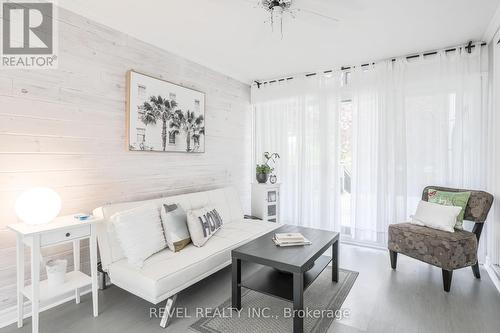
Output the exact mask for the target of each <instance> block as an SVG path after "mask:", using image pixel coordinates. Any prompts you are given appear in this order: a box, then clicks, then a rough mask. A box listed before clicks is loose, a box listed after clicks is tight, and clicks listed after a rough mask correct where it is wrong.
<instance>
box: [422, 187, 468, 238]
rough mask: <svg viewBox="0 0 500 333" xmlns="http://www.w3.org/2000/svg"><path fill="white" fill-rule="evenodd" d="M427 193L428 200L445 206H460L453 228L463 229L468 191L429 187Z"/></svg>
mask: <svg viewBox="0 0 500 333" xmlns="http://www.w3.org/2000/svg"><path fill="white" fill-rule="evenodd" d="M427 193H428V195H429V202H432V203H437V204H440V205H445V206H458V207H462V210H461V211H460V214H458V217H457V223H456V224H455V229H458V230H463V228H464V227H463V221H464V214H465V207H467V203H468V202H469V198H470V192H446V191H438V190H434V189H429V190H428V192H427Z"/></svg>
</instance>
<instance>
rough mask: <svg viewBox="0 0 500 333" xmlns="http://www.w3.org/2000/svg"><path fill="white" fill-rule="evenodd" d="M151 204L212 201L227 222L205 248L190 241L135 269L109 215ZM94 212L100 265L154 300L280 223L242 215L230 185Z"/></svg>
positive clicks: (187, 205) (163, 297) (116, 281)
mask: <svg viewBox="0 0 500 333" xmlns="http://www.w3.org/2000/svg"><path fill="white" fill-rule="evenodd" d="M147 203H155V204H157V205H158V207H159V208H160V207H161V206H162V204H173V203H177V204H180V205H181V206H182V207H183V208H184V209H185V210H189V209H196V208H200V207H203V206H206V205H209V204H210V205H214V206H215V207H216V208H217V210H218V211H219V213H220V215H221V217H222V219H223V222H224V224H223V226H222V228H221V230H219V231H217V233H215V235H214V236H213V237H212V238H211V239H210V240H209V241H208V242H207V243H206V244H205V245H204V246H203V247H201V248H197V247H195V246H194V245H193V244H189V245H188V246H187V247H186V248H184V249H182V250H181V251H180V252H176V253H174V252H172V251H170V250H168V249H165V250H163V251H161V252H159V253H156V254H154V255H153V256H151V257H150V258H148V259H147V260H146V262H145V263H144V266H143V267H142V268H137V267H135V266H133V265H131V264H129V263H128V262H127V259H126V258H125V256H124V254H123V251H122V249H121V247H120V244H119V243H118V239H117V237H116V235H115V231H114V228H113V224H112V223H111V222H110V220H109V218H110V217H111V216H112V215H113V214H114V213H116V212H120V211H123V210H128V209H131V208H135V207H138V206H141V205H144V204H147ZM94 215H95V216H96V217H100V218H102V219H103V221H104V222H103V223H99V224H98V225H99V226H98V228H97V237H98V244H99V253H100V257H101V262H102V267H103V269H104V271H106V272H107V273H108V274H109V277H110V280H111V282H112V283H113V284H114V285H116V286H118V287H120V288H122V289H125V290H127V291H128V292H131V293H133V294H134V295H137V296H139V297H141V298H143V299H145V300H147V301H149V302H151V303H153V304H158V303H160V302H162V301H164V300H166V299H168V298H170V297H172V296H174V295H176V294H177V293H178V292H180V291H182V290H183V289H184V288H187V287H189V286H190V285H192V284H194V283H196V282H198V281H200V280H202V279H204V278H205V277H207V276H209V275H211V274H213V273H215V272H216V271H218V270H220V269H222V268H224V267H226V266H228V265H229V264H231V250H232V249H234V248H236V247H238V246H240V245H242V244H244V243H246V242H248V241H249V240H252V239H254V238H256V237H258V236H260V235H263V234H265V233H267V232H270V231H272V230H274V229H276V228H278V227H279V226H280V225H279V224H277V223H269V222H262V221H259V220H251V219H244V218H243V210H242V208H241V203H240V199H239V196H238V193H237V192H236V190H235V189H234V188H230V187H228V188H221V189H216V190H211V191H205V192H196V193H190V194H183V195H177V196H172V197H164V198H158V199H153V200H145V201H135V202H126V203H118V204H110V205H106V206H103V207H99V208H96V209H95V210H94ZM137 223H141V221H137ZM228 288H229V286H228ZM165 312H166V311H165ZM162 326H163V325H162Z"/></svg>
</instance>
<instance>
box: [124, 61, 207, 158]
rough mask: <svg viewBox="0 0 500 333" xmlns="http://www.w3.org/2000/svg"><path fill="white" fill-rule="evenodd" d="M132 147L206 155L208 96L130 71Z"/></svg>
mask: <svg viewBox="0 0 500 333" xmlns="http://www.w3.org/2000/svg"><path fill="white" fill-rule="evenodd" d="M127 129H128V135H127V136H128V148H129V150H133V151H160V152H166V151H169V152H188V153H204V152H205V94H204V93H202V92H199V91H196V90H193V89H189V88H186V87H182V86H180V85H177V84H174V83H171V82H168V81H164V80H161V79H158V78H155V77H152V76H148V75H145V74H141V73H138V72H135V71H133V70H130V71H128V72H127Z"/></svg>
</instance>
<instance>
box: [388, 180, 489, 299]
mask: <svg viewBox="0 0 500 333" xmlns="http://www.w3.org/2000/svg"><path fill="white" fill-rule="evenodd" d="M429 189H435V190H438V191H447V192H466V191H467V192H471V196H470V198H469V201H468V203H467V206H466V207H465V214H464V220H468V221H472V222H475V224H474V228H473V229H472V232H470V231H466V230H455V232H453V233H452V232H447V231H441V230H436V229H432V228H428V227H424V226H419V225H415V224H410V223H400V224H392V225H390V226H389V244H388V247H389V254H390V259H391V266H392V268H393V269H396V263H397V256H398V253H401V254H404V255H407V256H409V257H412V258H415V259H418V260H420V261H423V262H426V263H428V264H431V265H434V266H436V267H439V268H441V269H442V271H443V285H444V290H445V291H447V292H449V291H450V286H451V279H452V275H453V271H454V270H455V269H459V268H464V267H468V266H471V267H472V272H473V273H474V276H475V277H476V278H478V279H480V278H481V275H480V273H479V264H478V262H477V247H478V243H479V237H480V236H481V231H482V230H483V223H484V222H485V221H486V217H487V216H488V212H489V210H490V208H491V205H492V203H493V196H492V195H491V194H489V193H487V192H484V191H471V190H461V189H454V188H445V187H439V186H428V187H426V188H425V189H424V191H423V193H422V200H424V201H428V190H429Z"/></svg>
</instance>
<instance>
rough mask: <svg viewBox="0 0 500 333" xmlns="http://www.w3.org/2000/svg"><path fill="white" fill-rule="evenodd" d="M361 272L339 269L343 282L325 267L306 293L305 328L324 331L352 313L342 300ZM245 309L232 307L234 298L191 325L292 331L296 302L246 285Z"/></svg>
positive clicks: (213, 332)
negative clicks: (235, 309) (334, 277)
mask: <svg viewBox="0 0 500 333" xmlns="http://www.w3.org/2000/svg"><path fill="white" fill-rule="evenodd" d="M358 274H359V273H358V272H353V271H349V270H345V269H340V270H339V282H338V283H334V282H332V280H331V269H328V268H327V269H325V270H324V271H323V272H322V273H321V274H320V275H319V276H318V278H317V279H316V281H314V282H313V284H312V285H311V286H309V288H308V289H307V290H306V291H305V293H304V309H305V310H306V312H304V331H305V332H311V333H324V332H326V331H327V330H328V328H329V327H330V325H331V323H332V322H333V320H334V319H336V318H337V319H338V318H339V316H340V317H342V316H348V314H349V311H350V309H342V308H341V306H342V303H344V300H345V299H346V297H347V295H348V294H349V291H350V290H351V288H352V286H353V284H354V281H356V278H357V277H358ZM241 307H242V309H241V311H240V312H238V311H234V310H231V298H229V299H228V300H226V301H225V302H224V303H222V304H221V305H219V306H218V307H217V308H215V309H213V310H211V311H209V313H207V314H205V315H204V316H203V318H201V319H199V320H198V321H196V322H195V323H194V324H193V325H191V326H190V329H191V330H193V331H195V332H200V333H233V332H239V333H247V332H248V333H250V332H258V333H263V332H273V333H281V332H283V333H285V332H286V333H288V332H291V331H292V326H293V325H292V322H293V319H292V318H291V317H290V315H291V309H292V303H291V302H287V301H285V300H281V299H278V298H276V297H272V296H268V295H265V294H261V293H258V292H255V291H253V290H249V289H245V288H242V297H241Z"/></svg>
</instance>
